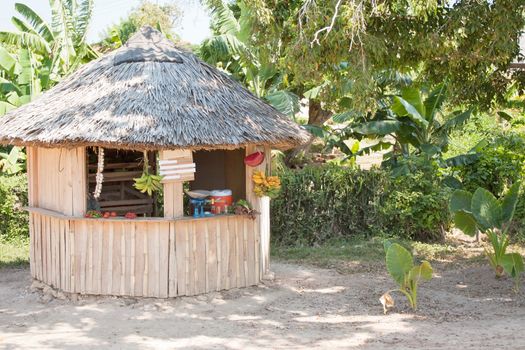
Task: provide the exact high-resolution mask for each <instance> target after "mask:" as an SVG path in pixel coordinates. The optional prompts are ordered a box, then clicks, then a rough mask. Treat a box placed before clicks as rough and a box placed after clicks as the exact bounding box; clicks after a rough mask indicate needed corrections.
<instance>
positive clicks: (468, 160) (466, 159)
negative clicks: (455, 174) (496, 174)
mask: <svg viewBox="0 0 525 350" xmlns="http://www.w3.org/2000/svg"><path fill="white" fill-rule="evenodd" d="M478 159H479V154H477V153H467V154H460V155H459V156H455V157H450V158H447V159H445V164H446V165H447V166H448V167H457V166H464V165H468V164H472V163H474V162H475V161H477V160H478Z"/></svg>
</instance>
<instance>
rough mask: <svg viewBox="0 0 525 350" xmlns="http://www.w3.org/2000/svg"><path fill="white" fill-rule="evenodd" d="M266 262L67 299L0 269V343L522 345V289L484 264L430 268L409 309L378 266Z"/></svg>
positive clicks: (21, 273) (22, 273) (20, 273)
mask: <svg viewBox="0 0 525 350" xmlns="http://www.w3.org/2000/svg"><path fill="white" fill-rule="evenodd" d="M272 269H273V270H274V271H275V274H276V279H275V280H274V281H272V282H268V283H265V284H262V285H260V286H257V287H252V288H246V289H237V290H231V291H225V292H217V293H213V294H209V295H206V296H199V297H185V298H178V299H172V300H156V299H146V300H140V299H133V298H107V297H106V298H95V297H85V298H82V299H80V300H76V301H71V300H59V299H51V298H49V295H47V294H44V293H42V292H41V291H33V290H31V289H30V288H29V286H30V284H31V278H30V276H29V271H28V269H12V268H10V269H7V268H6V269H1V270H0V349H77V350H78V349H263V348H265V349H312V348H319V349H389V350H391V349H459V348H461V349H525V294H524V293H523V292H521V293H519V294H516V293H514V292H513V291H512V281H510V280H500V281H497V280H495V279H494V277H493V273H492V271H490V269H489V268H488V267H486V266H474V267H472V266H470V267H468V268H465V269H455V270H452V271H447V272H443V273H440V272H439V271H437V272H436V274H435V277H434V279H433V280H432V281H431V282H428V283H426V284H423V285H422V286H421V290H420V295H421V298H420V310H419V311H418V312H417V313H415V314H414V313H412V312H411V311H409V310H408V308H407V306H406V303H405V302H404V300H403V299H402V298H401V297H400V296H398V297H396V302H397V305H396V308H395V309H394V310H393V311H392V312H390V313H389V314H387V315H383V310H382V307H381V305H380V304H379V302H378V298H379V296H380V295H381V294H382V293H383V292H384V291H385V290H387V289H390V288H393V287H394V285H393V283H392V281H391V280H390V278H389V277H388V276H387V275H386V274H384V273H383V272H364V273H353V274H348V275H342V274H339V273H338V272H336V271H334V270H325V269H317V268H312V267H305V266H299V265H292V264H284V263H274V264H273V266H272ZM522 289H525V286H522Z"/></svg>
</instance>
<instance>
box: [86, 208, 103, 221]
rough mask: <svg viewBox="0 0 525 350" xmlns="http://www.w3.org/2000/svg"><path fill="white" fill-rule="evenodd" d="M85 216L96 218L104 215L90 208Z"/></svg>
mask: <svg viewBox="0 0 525 350" xmlns="http://www.w3.org/2000/svg"><path fill="white" fill-rule="evenodd" d="M84 217H85V218H92V219H95V218H101V217H102V213H101V212H100V211H98V210H88V211H87V212H86V215H84Z"/></svg>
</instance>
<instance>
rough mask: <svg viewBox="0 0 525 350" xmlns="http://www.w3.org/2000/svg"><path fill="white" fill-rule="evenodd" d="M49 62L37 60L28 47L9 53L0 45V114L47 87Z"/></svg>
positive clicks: (27, 100) (32, 97) (48, 83)
mask: <svg viewBox="0 0 525 350" xmlns="http://www.w3.org/2000/svg"><path fill="white" fill-rule="evenodd" d="M50 67H51V62H50V61H49V60H43V61H39V60H38V57H35V55H34V54H33V52H31V50H30V49H28V48H24V47H22V48H19V49H18V52H17V54H16V55H15V54H12V53H10V52H9V51H8V50H7V49H6V48H5V47H3V46H2V45H0V115H3V114H5V113H7V112H8V111H10V110H12V109H14V108H16V107H19V106H21V105H23V104H25V103H28V102H30V101H32V100H34V99H35V98H37V97H38V96H39V95H40V94H41V92H42V90H45V89H48V88H49V87H50V86H51V84H52V82H51V80H50V78H49V72H50Z"/></svg>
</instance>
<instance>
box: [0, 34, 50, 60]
mask: <svg viewBox="0 0 525 350" xmlns="http://www.w3.org/2000/svg"><path fill="white" fill-rule="evenodd" d="M0 42H2V43H4V44H7V45H13V46H17V47H23V46H25V47H28V48H29V49H31V51H35V52H38V53H46V54H48V53H50V52H51V48H50V47H49V43H48V42H47V41H46V40H44V38H42V37H41V36H40V35H38V34H36V33H26V32H18V33H15V32H10V31H2V32H0Z"/></svg>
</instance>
